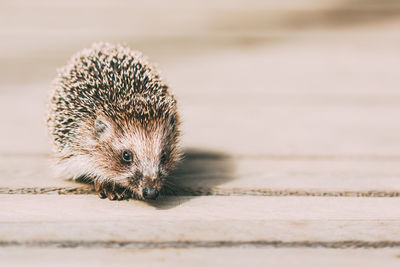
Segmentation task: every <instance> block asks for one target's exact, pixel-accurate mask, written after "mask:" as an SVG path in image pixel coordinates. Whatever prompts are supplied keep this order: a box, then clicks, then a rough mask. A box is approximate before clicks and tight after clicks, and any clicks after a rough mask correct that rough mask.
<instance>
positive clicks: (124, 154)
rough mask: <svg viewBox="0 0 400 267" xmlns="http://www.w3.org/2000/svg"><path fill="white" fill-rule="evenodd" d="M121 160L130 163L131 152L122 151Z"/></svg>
mask: <svg viewBox="0 0 400 267" xmlns="http://www.w3.org/2000/svg"><path fill="white" fill-rule="evenodd" d="M122 160H123V161H124V162H126V163H130V162H131V161H132V152H130V151H128V150H125V151H124V152H122Z"/></svg>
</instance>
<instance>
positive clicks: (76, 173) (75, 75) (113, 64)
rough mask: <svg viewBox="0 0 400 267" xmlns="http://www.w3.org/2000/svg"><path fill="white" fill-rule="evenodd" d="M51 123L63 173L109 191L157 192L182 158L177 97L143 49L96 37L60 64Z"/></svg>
mask: <svg viewBox="0 0 400 267" xmlns="http://www.w3.org/2000/svg"><path fill="white" fill-rule="evenodd" d="M52 88H53V90H52V91H51V93H50V101H49V105H48V106H49V108H48V116H47V126H48V129H49V135H50V137H51V139H52V141H53V142H52V143H53V147H54V151H55V158H56V166H57V167H58V168H57V169H58V170H59V174H60V175H63V176H64V177H68V178H72V179H75V180H85V181H89V182H90V183H92V184H93V185H94V189H95V191H96V192H97V193H98V195H99V196H100V197H101V198H108V199H110V200H122V199H129V198H135V199H142V200H149V199H156V198H157V197H158V195H159V193H160V192H161V190H162V188H163V186H164V185H165V183H166V180H167V175H168V174H169V173H170V171H171V170H172V169H173V168H174V167H175V166H176V164H177V163H178V162H179V161H180V158H181V154H182V153H181V148H180V146H179V137H180V131H179V126H180V118H179V114H178V111H177V102H176V100H175V97H174V96H173V95H172V94H171V92H170V89H169V86H168V85H167V84H166V83H165V82H164V81H163V80H162V78H161V77H160V74H159V72H158V71H157V70H156V68H155V67H154V66H153V65H151V64H150V63H149V62H148V60H147V58H146V57H144V56H143V55H142V53H140V52H138V51H135V50H132V49H130V48H129V47H127V46H125V45H120V44H116V45H113V44H110V43H95V44H93V45H92V47H91V48H89V49H84V50H82V51H80V52H78V53H77V54H75V55H74V56H73V57H72V58H71V59H70V61H69V62H68V64H67V65H66V66H65V67H63V68H61V69H59V70H58V74H57V77H56V78H55V80H54V82H53V86H52Z"/></svg>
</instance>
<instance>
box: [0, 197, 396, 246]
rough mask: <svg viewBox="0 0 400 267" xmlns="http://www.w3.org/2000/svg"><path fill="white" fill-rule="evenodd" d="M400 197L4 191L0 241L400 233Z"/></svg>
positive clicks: (367, 237)
mask: <svg viewBox="0 0 400 267" xmlns="http://www.w3.org/2000/svg"><path fill="white" fill-rule="evenodd" d="M398 205H399V200H398V199H397V198H335V197H332V198H330V197H325V198H320V197H312V198H309V197H286V198H283V197H194V198H190V197H179V198H173V197H166V198H164V199H161V200H158V201H154V202H151V203H145V202H142V201H121V202H114V201H109V200H102V199H99V198H98V197H96V196H50V195H39V196H28V195H0V210H1V216H0V236H1V237H2V241H22V242H30V241H57V242H58V241H59V242H63V241H68V240H69V241H83V242H87V241H99V240H100V241H111V240H113V241H132V242H138V241H142V242H165V241H179V242H184V241H206V242H210V241H227V242H230V241H232V242H241V241H283V242H303V241H310V242H338V241H339V242H342V241H347V240H354V241H363V242H377V241H396V242H399V241H400V211H399V209H398V208H397V207H398Z"/></svg>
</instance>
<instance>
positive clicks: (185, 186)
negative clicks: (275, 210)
mask: <svg viewBox="0 0 400 267" xmlns="http://www.w3.org/2000/svg"><path fill="white" fill-rule="evenodd" d="M22 162H23V165H22ZM52 164H53V162H52V161H51V160H50V158H49V157H48V156H47V155H32V156H19V155H8V156H0V188H2V189H3V190H2V192H3V193H4V192H7V190H8V189H10V190H14V191H13V192H15V193H24V192H26V193H29V191H28V189H29V188H30V189H32V190H33V189H36V191H37V192H40V190H41V189H46V188H47V189H50V188H81V187H84V188H90V186H89V187H85V186H84V185H83V184H81V183H76V182H73V181H69V180H66V178H62V177H56V176H55V173H54V172H53V171H52V166H53V165H52ZM399 175H400V165H399V160H398V159H397V158H390V157H388V158H387V157H383V158H380V157H376V158H374V157H372V158H368V157H355V158H352V157H349V158H341V157H338V158H336V157H325V158H324V157H312V156H310V157H301V156H297V157H296V156H287V157H285V156H279V155H275V156H271V157H230V156H228V155H226V154H221V153H218V152H215V151H210V150H187V151H186V156H185V160H184V161H183V162H182V163H181V165H180V166H178V168H177V169H176V170H175V171H174V172H173V173H172V174H171V176H170V178H169V181H170V184H171V187H172V189H174V190H175V191H176V193H178V194H185V192H186V193H190V191H193V190H200V194H201V192H203V193H204V194H206V193H207V192H220V194H235V192H236V194H240V193H241V194H258V193H260V194H261V193H262V192H264V194H268V192H270V194H273V193H274V192H275V193H276V194H279V192H282V194H285V192H289V191H291V192H293V194H295V193H296V191H298V194H300V193H301V192H305V193H307V192H308V193H309V194H310V195H312V194H314V195H315V194H317V193H318V192H320V193H323V192H337V193H338V194H339V193H340V192H348V195H351V194H350V193H349V192H354V194H356V193H357V192H361V193H362V192H364V193H365V192H368V191H371V192H370V195H371V196H374V192H380V191H381V192H387V194H392V195H395V194H396V192H399V190H400V181H399V179H398V177H399ZM254 190H255V191H254ZM257 190H258V191H257ZM257 192H258V193H257ZM42 193H45V192H42ZM194 193H195V192H194ZM367 195H368V194H367ZM377 195H379V194H378V193H377Z"/></svg>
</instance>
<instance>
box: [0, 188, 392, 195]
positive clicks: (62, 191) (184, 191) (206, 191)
mask: <svg viewBox="0 0 400 267" xmlns="http://www.w3.org/2000/svg"><path fill="white" fill-rule="evenodd" d="M0 194H22V195H23V194H29V195H44V194H52V195H89V194H96V192H95V191H94V189H93V188H90V187H24V188H4V187H0ZM162 195H163V196H308V197H400V191H397V190H367V191H354V190H343V191H323V190H302V189H298V190H294V189H258V188H254V189H252V188H226V189H225V188H203V187H193V188H179V189H177V190H176V191H171V190H168V189H166V190H165V191H164V192H163V194H162Z"/></svg>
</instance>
